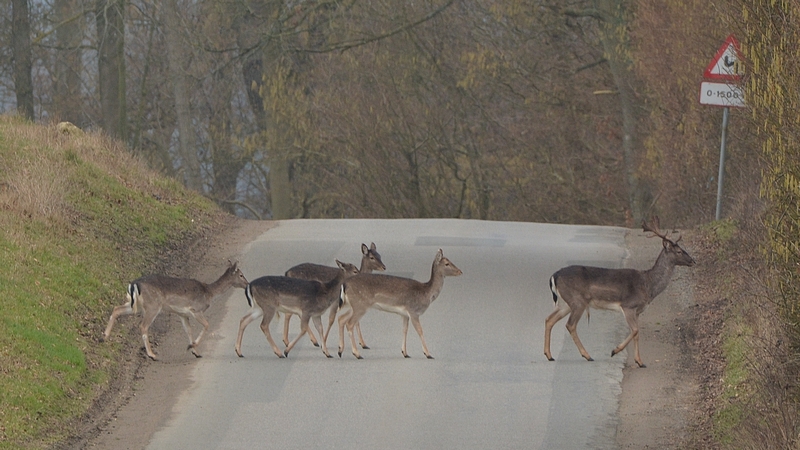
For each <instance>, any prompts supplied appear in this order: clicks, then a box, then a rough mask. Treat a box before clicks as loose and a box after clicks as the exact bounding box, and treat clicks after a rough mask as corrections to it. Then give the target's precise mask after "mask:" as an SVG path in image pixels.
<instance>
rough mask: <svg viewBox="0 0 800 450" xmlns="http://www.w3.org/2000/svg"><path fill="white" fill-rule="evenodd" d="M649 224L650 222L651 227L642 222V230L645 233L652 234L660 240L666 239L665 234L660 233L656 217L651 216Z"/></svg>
mask: <svg viewBox="0 0 800 450" xmlns="http://www.w3.org/2000/svg"><path fill="white" fill-rule="evenodd" d="M650 222H651V224H652V225H648V224H647V222H645V221H644V220H642V229H643V230H644V231H645V232H648V231H649V232H651V233H653V234H654V235H656V236H658V237H660V238H661V239H667V236H666V235H665V234H663V233H662V232H661V230H660V226H659V225H660V223H659V220H658V216H653V218H652V219H651V220H650Z"/></svg>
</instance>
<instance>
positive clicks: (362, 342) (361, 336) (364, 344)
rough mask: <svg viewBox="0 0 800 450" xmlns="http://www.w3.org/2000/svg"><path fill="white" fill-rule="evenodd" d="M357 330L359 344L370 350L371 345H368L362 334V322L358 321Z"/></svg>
mask: <svg viewBox="0 0 800 450" xmlns="http://www.w3.org/2000/svg"><path fill="white" fill-rule="evenodd" d="M356 331H358V344H359V345H361V348H363V349H364V350H369V347H367V344H366V342H364V335H362V334H361V322H358V323H357V324H356Z"/></svg>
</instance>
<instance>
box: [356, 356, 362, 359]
mask: <svg viewBox="0 0 800 450" xmlns="http://www.w3.org/2000/svg"><path fill="white" fill-rule="evenodd" d="M356 359H364V357H363V356H361V355H356Z"/></svg>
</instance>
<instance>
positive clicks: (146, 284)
mask: <svg viewBox="0 0 800 450" xmlns="http://www.w3.org/2000/svg"><path fill="white" fill-rule="evenodd" d="M233 287H236V288H242V289H244V288H245V287H247V279H246V278H245V277H244V274H243V273H242V271H241V270H239V267H238V263H231V262H230V261H228V268H227V269H226V270H225V273H223V274H222V276H221V277H219V279H218V280H217V281H215V282H213V283H211V284H205V283H202V282H200V281H197V280H193V279H190V278H173V277H168V276H164V275H149V276H145V277H142V278H139V279H137V280H134V281H133V282H131V283H130V284H129V285H128V294H127V301H126V302H125V304H124V305H120V306H117V307H116V308H114V311H113V312H112V313H111V319H109V321H108V326H107V327H106V331H105V332H104V333H103V339H102V340H106V339H108V337H109V336H110V335H111V328H112V327H114V323H115V322H116V321H117V318H118V317H120V316H125V315H128V314H135V313H138V312H139V310H140V309H141V310H142V323H141V324H140V325H139V329H140V330H141V332H142V340H144V348H145V351H146V352H147V356H149V357H150V358H151V359H153V360H156V359H157V358H156V354H155V353H153V350H152V349H151V348H150V340H149V339H148V337H147V330H148V329H149V328H150V325H151V324H152V323H153V321H154V320H155V318H156V316H158V314H159V313H160V312H161V310H162V309H165V310H167V311H168V312H173V313H175V314H177V315H178V317H180V319H181V324H183V329H184V330H185V331H186V334H187V335H188V336H189V347H188V348H187V350H191V351H192V354H193V355H194V356H196V357H198V358H200V357H201V355H200V354H199V353H198V352H197V345H198V344H199V343H200V339H201V338H202V337H203V334H204V333H205V332H206V331H207V330H208V321H207V320H206V318H205V316H204V315H203V313H204V312H205V311H206V310H207V309H208V307H209V306H210V305H211V301H212V300H213V299H215V298H216V297H219V296H220V295H223V294H224V293H225V292H227V291H228V289H230V288H233ZM189 317H194V318H195V320H197V321H198V322H200V324H201V325H203V329H202V330H201V331H200V334H199V335H197V339H194V340H193V339H192V329H191V325H190V324H189Z"/></svg>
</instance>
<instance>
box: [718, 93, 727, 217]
mask: <svg viewBox="0 0 800 450" xmlns="http://www.w3.org/2000/svg"><path fill="white" fill-rule="evenodd" d="M729 110H730V108H728V107H727V106H726V107H725V108H723V110H722V142H721V143H720V145H719V176H718V177H717V214H716V216H715V220H719V217H720V213H721V212H722V180H723V178H724V177H725V133H726V131H727V129H728V111H729Z"/></svg>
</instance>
